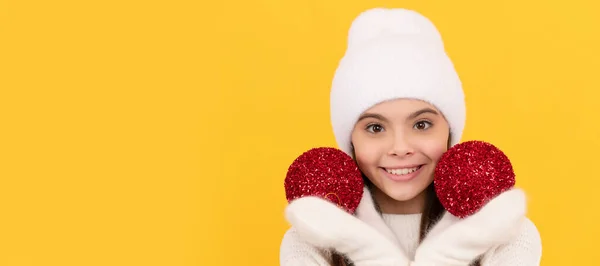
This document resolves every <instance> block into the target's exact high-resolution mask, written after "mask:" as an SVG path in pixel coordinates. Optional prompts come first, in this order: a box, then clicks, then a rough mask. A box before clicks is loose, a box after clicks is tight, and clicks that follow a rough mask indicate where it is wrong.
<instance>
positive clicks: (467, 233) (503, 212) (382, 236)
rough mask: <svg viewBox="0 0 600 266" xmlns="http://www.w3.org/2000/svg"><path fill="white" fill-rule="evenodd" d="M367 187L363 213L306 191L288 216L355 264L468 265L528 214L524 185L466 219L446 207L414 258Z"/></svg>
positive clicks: (305, 235)
mask: <svg viewBox="0 0 600 266" xmlns="http://www.w3.org/2000/svg"><path fill="white" fill-rule="evenodd" d="M365 193H366V194H365V195H364V196H363V198H362V200H361V203H360V204H359V206H358V208H357V211H356V212H357V216H358V217H355V216H353V215H350V214H349V213H347V212H345V211H343V210H341V209H340V208H339V207H337V206H336V205H335V204H333V203H331V202H329V201H327V200H324V199H321V198H318V197H304V198H300V199H297V200H294V201H292V202H291V203H290V204H289V205H288V207H287V208H286V219H287V220H288V221H289V222H290V223H291V224H292V226H294V227H295V228H296V231H297V233H298V234H299V235H300V237H301V238H302V239H304V240H305V241H306V242H308V243H309V244H311V245H313V246H315V247H318V248H324V249H335V250H336V251H338V252H340V253H342V254H345V255H346V256H348V258H349V259H350V260H351V261H352V262H353V263H354V264H355V265H356V266H409V265H410V266H467V265H469V264H470V263H471V262H472V261H474V260H475V259H477V258H478V257H479V256H480V255H482V254H484V253H485V252H486V251H488V250H489V249H491V248H493V247H496V246H498V245H501V244H505V243H508V242H509V241H510V240H512V239H513V238H514V237H516V236H517V234H518V232H519V229H520V226H521V224H522V222H523V221H524V219H525V211H526V202H525V194H524V193H523V191H521V190H520V189H512V190H509V191H506V192H504V193H502V194H500V195H499V196H497V197H496V198H494V199H492V200H491V201H489V202H488V203H487V204H486V205H485V206H483V208H481V210H479V211H478V212H477V213H475V214H473V215H471V216H469V217H467V218H464V219H459V218H457V217H455V216H453V215H452V214H450V213H448V212H446V213H445V214H444V216H443V217H442V219H441V220H440V221H439V222H438V223H437V224H436V225H435V226H434V228H433V229H432V230H431V231H430V232H429V234H428V235H427V237H426V238H425V239H424V241H423V243H422V244H421V245H420V246H419V247H418V248H417V251H416V254H415V259H414V261H412V262H411V261H410V260H409V259H408V257H407V256H406V254H404V253H403V252H402V250H401V249H400V248H399V247H398V246H397V245H396V243H397V242H396V241H397V240H396V239H395V238H394V237H393V234H391V231H390V229H389V228H388V227H387V226H386V225H385V224H384V223H383V220H382V219H381V218H380V216H379V214H377V212H376V211H375V209H374V206H373V202H372V198H371V196H370V194H369V192H368V190H367V189H366V188H365ZM377 217H379V218H377Z"/></svg>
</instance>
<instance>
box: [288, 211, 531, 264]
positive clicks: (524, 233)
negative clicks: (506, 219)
mask: <svg viewBox="0 0 600 266" xmlns="http://www.w3.org/2000/svg"><path fill="white" fill-rule="evenodd" d="M383 219H384V221H385V222H386V223H387V225H388V226H389V227H390V229H391V230H392V231H393V233H394V234H395V235H396V237H397V238H398V239H399V240H400V243H401V245H402V248H403V250H404V252H405V253H406V254H407V255H408V256H409V258H411V259H412V258H413V257H414V254H415V251H416V249H417V246H418V241H419V224H420V219H421V215H420V214H411V215H396V214H383ZM541 252H542V243H541V238H540V234H539V232H538V230H537V228H536V226H535V225H534V224H533V222H531V220H529V219H527V220H526V222H525V223H524V225H523V228H522V229H521V232H520V234H519V237H518V238H517V239H515V241H513V242H512V243H510V244H508V245H504V246H499V247H497V248H495V249H492V250H490V251H488V252H487V253H486V254H484V256H483V259H482V266H538V265H540V260H541ZM279 255H280V265H281V266H300V265H302V266H330V265H331V253H330V251H328V250H319V249H316V248H314V247H312V246H310V245H308V244H306V243H305V242H303V241H302V240H301V239H300V238H299V237H298V235H297V234H296V232H295V230H294V228H293V227H292V228H290V229H289V230H288V231H287V232H286V233H285V234H284V236H283V240H282V242H281V247H280V254H279Z"/></svg>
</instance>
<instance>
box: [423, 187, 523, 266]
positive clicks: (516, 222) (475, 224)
mask: <svg viewBox="0 0 600 266" xmlns="http://www.w3.org/2000/svg"><path fill="white" fill-rule="evenodd" d="M525 213H526V198H525V193H524V192H523V191H522V190H520V189H517V188H513V189H511V190H508V191H505V192H503V193H502V194H500V195H498V196H496V197H495V198H494V199H492V200H490V201H489V202H488V203H487V204H486V205H484V206H483V207H482V208H481V209H480V210H479V211H478V212H476V213H475V214H473V215H471V216H469V217H466V218H464V219H459V218H457V217H455V216H453V215H452V214H450V213H448V212H446V213H445V214H444V216H443V217H442V219H441V220H440V221H439V222H438V223H437V224H436V225H435V226H434V228H432V230H431V231H430V232H429V233H428V235H427V237H426V238H425V239H424V240H423V242H422V243H421V245H419V247H418V248H417V251H416V254H415V259H414V263H413V265H415V266H417V265H418V266H467V265H469V264H470V263H471V262H472V261H474V260H475V259H477V258H478V257H479V256H481V255H483V254H484V253H485V252H487V251H488V250H489V249H491V248H494V247H497V246H499V245H502V244H506V243H508V242H510V241H511V240H513V239H514V238H516V237H517V236H518V234H519V230H520V229H521V226H522V224H523V222H524V221H525Z"/></svg>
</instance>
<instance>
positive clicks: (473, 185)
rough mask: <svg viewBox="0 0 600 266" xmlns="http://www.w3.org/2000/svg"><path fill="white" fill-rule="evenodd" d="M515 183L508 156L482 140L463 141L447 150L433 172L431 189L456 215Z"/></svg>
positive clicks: (475, 208) (477, 206) (468, 211)
mask: <svg viewBox="0 0 600 266" xmlns="http://www.w3.org/2000/svg"><path fill="white" fill-rule="evenodd" d="M514 185H515V173H514V171H513V167H512V165H511V163H510V160H509V159H508V157H507V156H506V155H505V154H504V153H503V152H502V151H501V150H500V149H498V148H497V147H495V146H494V145H492V144H490V143H487V142H484V141H476V140H474V141H467V142H463V143H459V144H456V145H454V146H453V147H451V148H450V149H448V151H446V152H445V153H444V154H443V155H442V157H441V158H440V160H439V162H438V164H437V166H436V169H435V173H434V187H435V192H436V194H437V196H438V198H439V200H440V202H441V203H442V205H443V206H444V208H445V209H446V210H447V211H448V212H450V213H451V214H453V215H454V216H457V217H459V218H465V217H467V216H469V215H472V214H474V213H475V212H477V211H478V210H479V209H480V208H481V207H483V206H484V205H485V204H486V203H487V202H488V201H489V200H491V199H493V198H494V197H496V196H497V195H499V194H500V193H502V192H504V191H507V190H509V189H511V188H512V187H513V186H514Z"/></svg>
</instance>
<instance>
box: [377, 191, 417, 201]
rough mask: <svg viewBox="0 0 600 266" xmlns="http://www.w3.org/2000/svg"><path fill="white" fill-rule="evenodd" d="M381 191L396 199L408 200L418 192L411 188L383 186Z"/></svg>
mask: <svg viewBox="0 0 600 266" xmlns="http://www.w3.org/2000/svg"><path fill="white" fill-rule="evenodd" d="M383 191H384V193H385V194H386V195H387V196H388V197H390V198H392V199H393V200H396V201H410V200H412V199H414V198H415V197H417V195H419V194H420V191H418V190H415V189H412V188H385V189H384V190H383Z"/></svg>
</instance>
